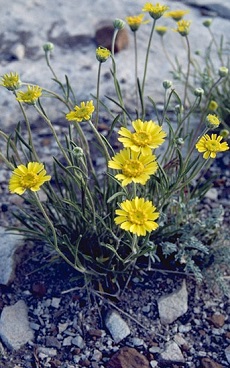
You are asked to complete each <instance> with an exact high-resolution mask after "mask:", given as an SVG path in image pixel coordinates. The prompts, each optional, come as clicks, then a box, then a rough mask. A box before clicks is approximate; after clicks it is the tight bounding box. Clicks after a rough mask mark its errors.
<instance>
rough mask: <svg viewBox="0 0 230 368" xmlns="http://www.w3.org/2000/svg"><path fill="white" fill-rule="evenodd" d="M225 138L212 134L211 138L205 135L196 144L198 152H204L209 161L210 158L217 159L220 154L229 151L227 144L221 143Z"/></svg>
mask: <svg viewBox="0 0 230 368" xmlns="http://www.w3.org/2000/svg"><path fill="white" fill-rule="evenodd" d="M222 139H223V137H221V136H217V134H212V135H211V137H210V136H209V135H208V134H205V135H204V136H203V137H201V139H200V140H199V141H198V143H197V144H196V148H197V150H198V152H204V154H203V157H204V158H205V159H206V160H207V159H208V158H209V157H211V158H215V157H216V154H217V153H218V152H223V151H227V150H229V147H228V144H227V143H226V142H223V143H220V142H221V140H222Z"/></svg>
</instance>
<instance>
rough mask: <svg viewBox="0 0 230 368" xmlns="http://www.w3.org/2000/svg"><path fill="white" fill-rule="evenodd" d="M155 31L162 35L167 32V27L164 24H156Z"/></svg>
mask: <svg viewBox="0 0 230 368" xmlns="http://www.w3.org/2000/svg"><path fill="white" fill-rule="evenodd" d="M155 30H156V32H157V33H158V34H159V36H164V34H165V33H166V32H167V30H168V27H165V26H156V27H155Z"/></svg>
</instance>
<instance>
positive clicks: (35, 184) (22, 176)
mask: <svg viewBox="0 0 230 368" xmlns="http://www.w3.org/2000/svg"><path fill="white" fill-rule="evenodd" d="M50 179H51V176H50V175H46V170H45V169H44V165H43V164H42V163H39V162H29V163H28V165H27V167H26V166H25V165H19V166H18V167H17V168H16V169H14V171H13V174H12V177H11V178H10V182H9V190H10V192H11V193H17V194H20V195H21V194H23V193H24V192H25V191H26V190H27V189H30V190H32V192H37V191H38V190H39V189H40V186H41V185H42V184H44V183H45V181H49V180H50Z"/></svg>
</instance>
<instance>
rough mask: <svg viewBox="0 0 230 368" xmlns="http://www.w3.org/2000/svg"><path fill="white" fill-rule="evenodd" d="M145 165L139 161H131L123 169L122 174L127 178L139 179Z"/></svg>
mask: <svg viewBox="0 0 230 368" xmlns="http://www.w3.org/2000/svg"><path fill="white" fill-rule="evenodd" d="M143 170H144V165H143V164H142V162H140V161H138V160H129V161H128V162H127V163H126V164H125V165H124V166H123V168H122V172H123V174H124V175H125V176H127V177H137V176H140V175H141V174H142V173H143Z"/></svg>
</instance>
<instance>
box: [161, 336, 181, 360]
mask: <svg viewBox="0 0 230 368" xmlns="http://www.w3.org/2000/svg"><path fill="white" fill-rule="evenodd" d="M160 357H161V359H162V360H164V361H167V362H175V363H184V361H185V360H184V356H183V354H182V352H181V350H180V348H179V346H178V345H177V344H176V343H175V341H169V342H168V343H167V344H166V345H165V349H164V351H163V352H162V353H160Z"/></svg>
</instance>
